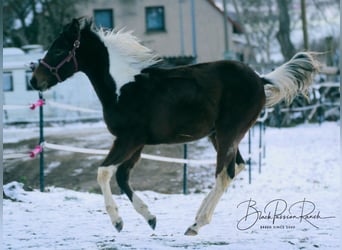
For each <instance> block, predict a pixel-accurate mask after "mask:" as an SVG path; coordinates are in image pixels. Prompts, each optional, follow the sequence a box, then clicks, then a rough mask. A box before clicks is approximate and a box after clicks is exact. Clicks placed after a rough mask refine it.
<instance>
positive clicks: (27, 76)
mask: <svg viewBox="0 0 342 250" xmlns="http://www.w3.org/2000/svg"><path fill="white" fill-rule="evenodd" d="M31 77H32V71H26V75H25V78H26V90H34V88H32V86H31V84H30V79H31Z"/></svg>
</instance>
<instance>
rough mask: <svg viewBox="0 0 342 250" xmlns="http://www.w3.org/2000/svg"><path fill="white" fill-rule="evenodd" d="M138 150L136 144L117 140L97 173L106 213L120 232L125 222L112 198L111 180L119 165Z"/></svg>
mask: <svg viewBox="0 0 342 250" xmlns="http://www.w3.org/2000/svg"><path fill="white" fill-rule="evenodd" d="M136 150H137V146H135V145H134V144H128V143H127V142H124V141H122V140H116V141H115V143H114V145H113V147H112V149H111V150H110V152H109V154H108V155H107V157H106V159H105V160H104V162H103V163H102V167H99V168H98V172H97V182H98V184H99V185H100V187H101V191H102V194H103V197H104V202H105V208H106V211H107V213H108V215H109V217H110V219H111V222H112V224H113V225H114V227H115V228H116V229H117V230H118V231H119V232H120V231H121V230H122V227H123V222H122V219H121V217H120V216H119V213H118V207H117V205H116V203H115V202H114V200H113V197H112V191H111V188H110V180H111V178H112V176H113V174H114V172H115V171H116V168H117V164H119V163H121V162H123V161H125V160H126V159H128V158H130V157H131V156H132V154H133V153H134V152H135V151H136Z"/></svg>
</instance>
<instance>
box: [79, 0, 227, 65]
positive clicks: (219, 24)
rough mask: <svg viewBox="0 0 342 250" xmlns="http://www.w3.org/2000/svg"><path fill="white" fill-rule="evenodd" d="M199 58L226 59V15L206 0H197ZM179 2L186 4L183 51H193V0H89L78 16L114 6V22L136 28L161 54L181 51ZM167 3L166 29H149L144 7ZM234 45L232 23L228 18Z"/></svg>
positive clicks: (91, 14)
mask: <svg viewBox="0 0 342 250" xmlns="http://www.w3.org/2000/svg"><path fill="white" fill-rule="evenodd" d="M194 2H195V15H196V17H195V23H196V42H197V54H198V58H197V62H205V61H213V60H219V59H223V56H224V23H223V16H222V13H220V12H219V11H218V10H217V9H216V8H214V7H213V6H212V5H211V4H210V3H209V2H208V1H207V0H196V1H194ZM180 3H181V4H182V8H183V11H182V13H183V27H184V28H183V29H184V54H185V55H192V51H193V48H192V21H191V0H181V1H178V0H126V1H124V0H110V1H109V0H107V1H106V0H90V1H87V2H86V4H84V5H80V6H79V7H78V15H79V16H83V15H86V16H93V11H94V9H113V16H114V18H113V19H114V20H113V21H114V26H115V27H116V28H118V29H120V28H123V27H125V28H126V29H127V30H133V31H134V34H135V35H136V36H137V37H139V38H140V39H141V41H142V43H143V44H144V45H145V46H147V47H149V48H150V49H153V50H155V51H156V52H157V53H158V54H159V55H161V56H178V55H181V35H180V33H181V32H180ZM147 6H164V9H165V25H166V31H165V32H153V33H151V32H146V25H145V7H147ZM228 34H229V38H230V39H229V43H230V47H231V48H232V46H233V42H232V39H231V38H232V25H231V23H230V22H228Z"/></svg>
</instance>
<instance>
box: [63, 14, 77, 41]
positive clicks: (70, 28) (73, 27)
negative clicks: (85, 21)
mask: <svg viewBox="0 0 342 250" xmlns="http://www.w3.org/2000/svg"><path fill="white" fill-rule="evenodd" d="M63 33H64V34H65V35H67V37H68V38H70V39H71V40H76V39H77V37H78V34H79V33H80V22H79V20H78V19H76V18H74V19H72V21H71V23H69V24H67V25H65V26H64V28H63Z"/></svg>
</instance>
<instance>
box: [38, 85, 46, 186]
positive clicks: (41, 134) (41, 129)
mask: <svg viewBox="0 0 342 250" xmlns="http://www.w3.org/2000/svg"><path fill="white" fill-rule="evenodd" d="M39 99H40V100H43V94H42V92H39ZM43 106H44V105H41V106H39V144H42V143H43V142H44V113H43ZM39 184H40V192H44V189H45V187H44V150H42V152H41V153H40V155H39Z"/></svg>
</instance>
